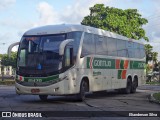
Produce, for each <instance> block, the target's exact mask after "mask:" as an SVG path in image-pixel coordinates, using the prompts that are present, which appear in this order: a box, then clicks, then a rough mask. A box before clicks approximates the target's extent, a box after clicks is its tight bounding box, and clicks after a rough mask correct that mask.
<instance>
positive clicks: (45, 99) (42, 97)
mask: <svg viewBox="0 0 160 120" xmlns="http://www.w3.org/2000/svg"><path fill="white" fill-rule="evenodd" d="M47 97H48V95H39V98H40V100H42V101H47Z"/></svg>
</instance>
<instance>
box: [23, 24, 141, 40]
mask: <svg viewBox="0 0 160 120" xmlns="http://www.w3.org/2000/svg"><path fill="white" fill-rule="evenodd" d="M72 31H82V32H88V33H93V34H97V35H103V36H107V37H112V38H116V39H122V40H129V41H132V40H134V39H130V38H127V37H125V36H122V35H119V34H116V33H113V32H109V31H105V30H102V29H99V28H94V27H90V26H85V25H74V24H60V25H46V26H42V27H37V28H33V29H30V30H28V31H26V32H25V33H24V35H25V36H27V35H29V36H30V35H50V34H60V33H67V32H72ZM134 42H138V43H141V42H140V41H138V40H134Z"/></svg>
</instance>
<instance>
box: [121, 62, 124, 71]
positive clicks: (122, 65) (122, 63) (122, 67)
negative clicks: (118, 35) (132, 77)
mask: <svg viewBox="0 0 160 120" xmlns="http://www.w3.org/2000/svg"><path fill="white" fill-rule="evenodd" d="M120 69H124V60H121V62H120Z"/></svg>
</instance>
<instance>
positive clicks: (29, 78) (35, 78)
mask: <svg viewBox="0 0 160 120" xmlns="http://www.w3.org/2000/svg"><path fill="white" fill-rule="evenodd" d="M58 78H59V75H53V76H49V77H43V78H42V77H24V81H25V82H32V81H37V82H47V81H51V80H57V79H58Z"/></svg>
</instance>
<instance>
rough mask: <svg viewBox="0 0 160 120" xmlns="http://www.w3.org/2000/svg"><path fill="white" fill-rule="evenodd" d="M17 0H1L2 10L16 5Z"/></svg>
mask: <svg viewBox="0 0 160 120" xmlns="http://www.w3.org/2000/svg"><path fill="white" fill-rule="evenodd" d="M15 3H16V0H1V2H0V10H4V9H7V8H8V7H10V6H12V5H14V4H15Z"/></svg>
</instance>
